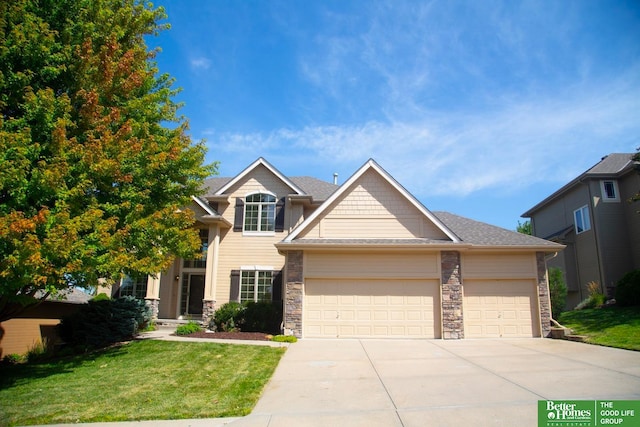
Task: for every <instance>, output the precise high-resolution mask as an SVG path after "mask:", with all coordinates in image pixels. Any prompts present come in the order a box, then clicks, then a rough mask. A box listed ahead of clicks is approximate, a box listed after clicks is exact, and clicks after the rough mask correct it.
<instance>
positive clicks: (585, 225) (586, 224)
mask: <svg viewBox="0 0 640 427" xmlns="http://www.w3.org/2000/svg"><path fill="white" fill-rule="evenodd" d="M573 218H574V220H575V225H576V234H580V233H583V232H585V231H587V230H591V220H590V219H589V207H588V206H587V205H585V206H583V207H581V208H580V209H576V210H575V211H573Z"/></svg>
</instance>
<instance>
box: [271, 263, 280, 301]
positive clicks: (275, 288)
mask: <svg viewBox="0 0 640 427" xmlns="http://www.w3.org/2000/svg"><path fill="white" fill-rule="evenodd" d="M271 300H272V301H282V270H275V271H274V272H273V280H272V282H271Z"/></svg>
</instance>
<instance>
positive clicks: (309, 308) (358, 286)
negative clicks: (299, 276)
mask: <svg viewBox="0 0 640 427" xmlns="http://www.w3.org/2000/svg"><path fill="white" fill-rule="evenodd" d="M439 295H440V290H439V284H438V281H437V280H412V279H395V280H394V279H380V280H376V279H367V280H365V279H307V280H306V281H305V296H304V308H303V318H304V320H303V334H304V336H305V337H323V338H354V337H371V338H374V337H393V338H439V337H440V335H441V334H440V296H439Z"/></svg>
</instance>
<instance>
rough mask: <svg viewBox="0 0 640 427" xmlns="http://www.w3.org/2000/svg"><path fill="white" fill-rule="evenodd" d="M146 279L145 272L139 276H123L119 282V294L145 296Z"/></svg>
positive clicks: (141, 297)
mask: <svg viewBox="0 0 640 427" xmlns="http://www.w3.org/2000/svg"><path fill="white" fill-rule="evenodd" d="M147 280H148V276H147V275H146V274H145V275H141V276H139V277H131V276H124V277H123V278H122V282H121V283H120V296H121V297H123V296H126V295H130V296H133V297H136V298H139V299H144V298H145V297H146V296H147Z"/></svg>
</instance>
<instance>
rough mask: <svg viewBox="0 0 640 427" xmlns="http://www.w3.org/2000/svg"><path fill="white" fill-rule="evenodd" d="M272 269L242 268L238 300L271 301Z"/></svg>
mask: <svg viewBox="0 0 640 427" xmlns="http://www.w3.org/2000/svg"><path fill="white" fill-rule="evenodd" d="M272 273H273V271H272V270H269V271H261V270H242V271H241V273H240V302H247V301H254V302H259V301H271V298H272V294H273V292H272V288H273V274H272Z"/></svg>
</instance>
